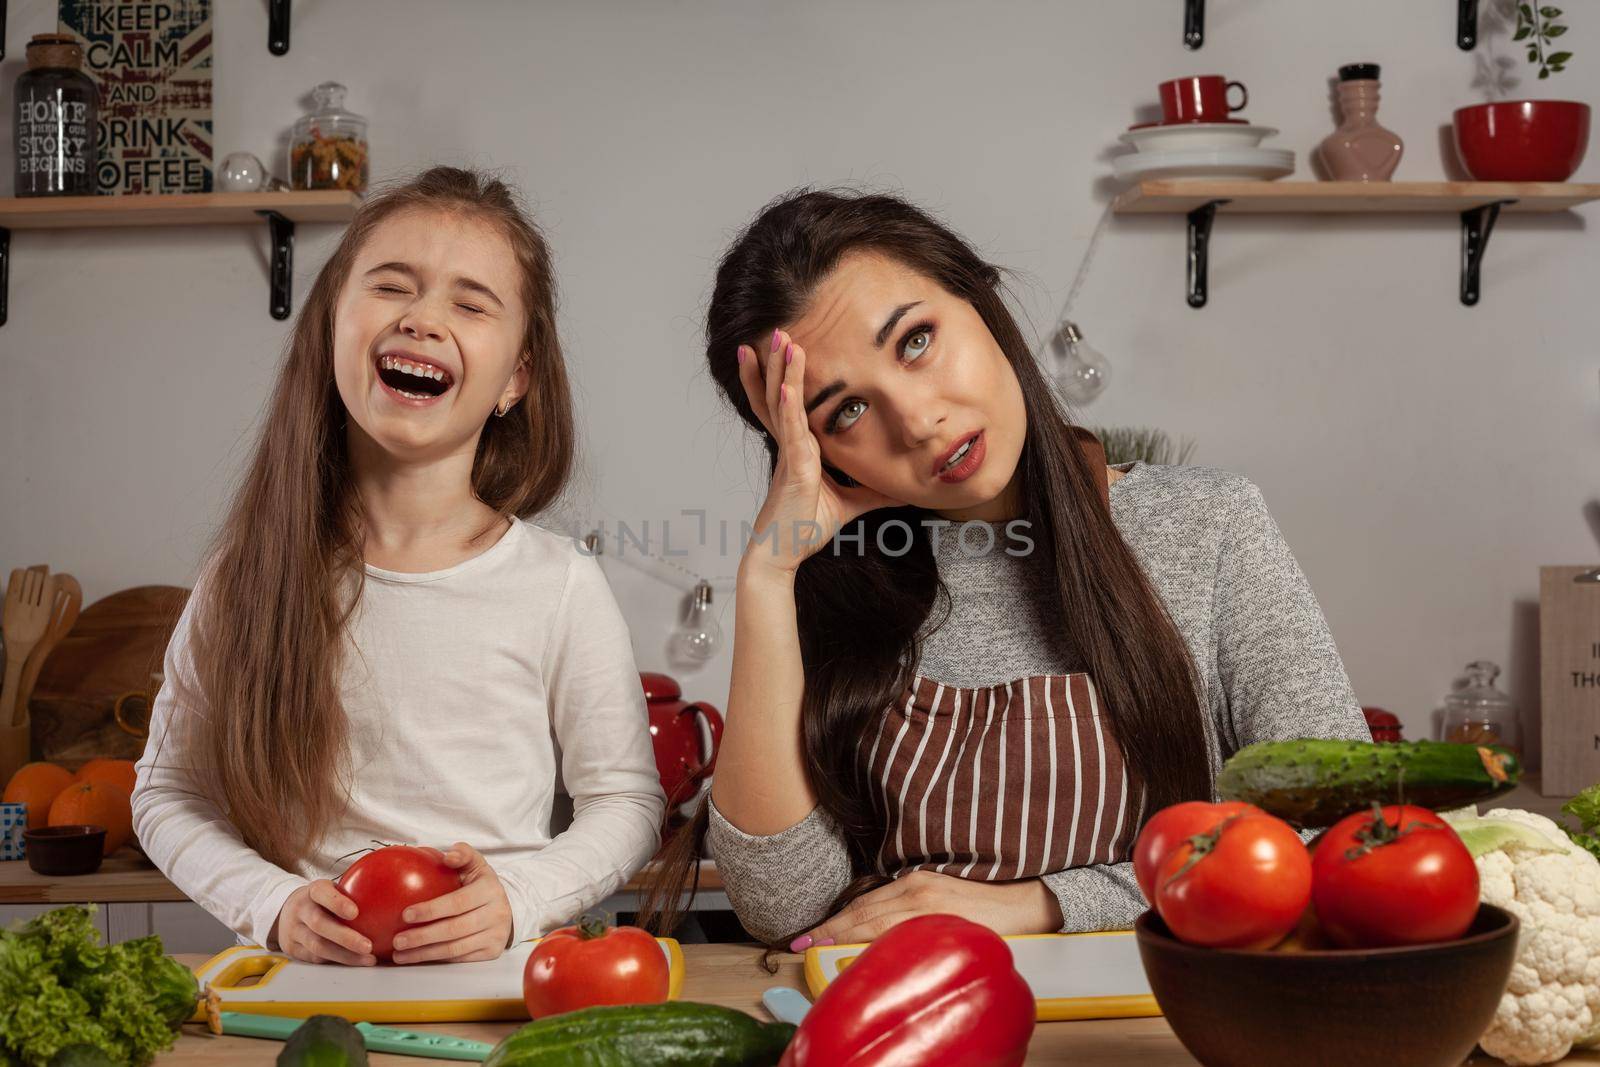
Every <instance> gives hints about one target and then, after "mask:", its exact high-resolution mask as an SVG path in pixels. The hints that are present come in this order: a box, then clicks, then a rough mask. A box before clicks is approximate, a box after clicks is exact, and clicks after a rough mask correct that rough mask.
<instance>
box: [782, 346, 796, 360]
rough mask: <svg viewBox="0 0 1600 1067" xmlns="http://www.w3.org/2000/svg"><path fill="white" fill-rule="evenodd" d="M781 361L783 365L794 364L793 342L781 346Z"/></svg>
mask: <svg viewBox="0 0 1600 1067" xmlns="http://www.w3.org/2000/svg"><path fill="white" fill-rule="evenodd" d="M783 361H784V363H793V362H794V342H793V341H790V342H789V343H788V344H786V345H784V346H783Z"/></svg>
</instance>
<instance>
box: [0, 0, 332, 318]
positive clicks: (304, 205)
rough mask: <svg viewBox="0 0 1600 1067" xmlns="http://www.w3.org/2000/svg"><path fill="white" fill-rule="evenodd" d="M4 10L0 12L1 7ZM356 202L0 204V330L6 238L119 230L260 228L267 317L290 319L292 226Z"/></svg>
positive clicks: (326, 218) (296, 196)
mask: <svg viewBox="0 0 1600 1067" xmlns="http://www.w3.org/2000/svg"><path fill="white" fill-rule="evenodd" d="M0 6H3V4H0ZM360 206H361V198H360V197H359V196H357V195H356V194H354V193H347V192H343V191H340V190H315V191H308V192H286V193H169V194H163V195H160V196H49V197H46V196H38V197H32V196H30V197H8V198H4V199H0V326H4V325H5V323H6V317H7V311H8V308H7V302H8V299H9V295H8V289H9V284H8V282H9V272H10V264H11V231H12V230H67V229H104V228H117V227H124V226H241V225H252V226H253V225H259V224H260V223H261V222H263V221H264V222H266V224H267V227H268V231H269V233H270V235H271V241H272V273H271V276H270V278H269V279H268V283H269V293H268V304H267V307H268V310H269V312H270V313H271V315H272V317H273V318H275V319H286V318H288V317H289V303H290V301H289V284H290V280H291V278H292V276H293V273H294V271H293V266H294V263H293V257H294V228H295V225H296V224H297V223H301V222H305V223H335V224H342V223H346V222H349V221H350V220H351V219H352V218H354V217H355V213H356V209H357V208H359V207H360Z"/></svg>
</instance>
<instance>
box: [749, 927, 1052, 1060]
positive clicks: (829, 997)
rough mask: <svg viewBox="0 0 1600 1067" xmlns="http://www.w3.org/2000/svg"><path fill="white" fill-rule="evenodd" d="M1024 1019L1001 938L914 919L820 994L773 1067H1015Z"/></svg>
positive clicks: (1023, 1042)
mask: <svg viewBox="0 0 1600 1067" xmlns="http://www.w3.org/2000/svg"><path fill="white" fill-rule="evenodd" d="M1033 1021H1034V1002H1033V992H1032V991H1031V990H1030V989H1029V988H1028V983H1027V982H1026V981H1024V980H1023V978H1022V976H1021V975H1020V974H1018V973H1017V969H1016V967H1015V966H1014V965H1013V963H1012V959H1011V949H1010V947H1009V946H1008V945H1007V944H1006V943H1005V941H1003V940H1001V938H1000V935H998V934H996V933H995V932H994V931H992V930H990V929H989V928H988V927H986V926H979V925H978V924H977V923H973V922H968V921H967V920H966V919H962V918H959V917H957V916H955V915H920V916H918V917H917V918H915V919H907V920H906V921H905V922H903V923H900V924H899V925H898V926H895V927H893V928H892V929H890V931H889V932H888V933H886V934H884V935H883V936H882V937H880V938H878V939H877V940H876V941H874V942H873V943H872V944H871V945H868V946H867V948H866V949H865V951H863V952H862V953H861V955H860V957H859V958H857V959H856V961H855V962H854V963H852V964H850V965H849V966H848V967H846V968H845V969H844V970H843V971H841V972H840V974H839V977H838V978H835V979H834V980H833V982H832V983H831V984H830V985H829V986H828V988H827V989H824V990H823V991H822V995H821V996H820V997H818V998H817V1002H816V1003H815V1004H814V1005H812V1007H811V1010H810V1011H809V1012H808V1013H807V1014H806V1017H805V1021H804V1022H802V1023H801V1024H800V1029H799V1030H798V1031H797V1032H796V1033H795V1035H794V1040H792V1041H791V1042H790V1043H789V1047H788V1049H787V1050H786V1051H785V1052H784V1054H783V1059H782V1061H781V1063H780V1065H779V1067H914V1065H919V1064H952V1065H953V1064H960V1065H962V1067H1014V1065H1016V1064H1020V1063H1022V1061H1023V1059H1024V1057H1026V1056H1027V1054H1028V1039H1029V1038H1030V1037H1032V1036H1033Z"/></svg>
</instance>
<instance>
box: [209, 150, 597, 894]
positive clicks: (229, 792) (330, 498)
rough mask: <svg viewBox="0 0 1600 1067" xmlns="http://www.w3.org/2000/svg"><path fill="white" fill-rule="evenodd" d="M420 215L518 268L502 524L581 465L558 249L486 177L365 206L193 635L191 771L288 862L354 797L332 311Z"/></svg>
mask: <svg viewBox="0 0 1600 1067" xmlns="http://www.w3.org/2000/svg"><path fill="white" fill-rule="evenodd" d="M409 211H429V212H448V213H453V214H462V215H469V216H473V217H475V218H478V219H482V220H484V221H487V222H489V223H490V224H492V225H493V226H495V227H496V228H497V229H498V230H499V231H500V232H501V233H502V234H503V235H504V236H505V238H506V240H507V241H509V242H510V244H511V248H512V250H513V252H514V253H515V255H516V259H517V263H518V265H519V266H520V267H521V273H522V278H521V289H520V291H521V295H522V303H523V307H524V309H525V311H526V314H527V325H526V329H525V332H524V338H523V348H524V351H523V355H522V359H523V361H524V363H525V364H526V366H527V367H528V369H529V372H530V375H529V380H530V383H531V384H530V386H529V390H528V394H527V396H526V397H524V398H523V400H522V401H520V402H519V403H517V404H516V405H515V406H513V407H512V408H511V409H510V410H509V411H508V412H507V413H506V415H505V416H504V417H503V418H495V417H493V416H491V417H490V418H489V420H488V422H487V424H486V425H485V426H484V428H483V433H482V436H481V437H480V438H479V440H478V447H477V455H476V458H475V459H474V460H473V465H472V489H473V492H474V494H475V495H476V496H477V497H478V498H479V499H480V500H482V501H483V502H484V503H485V504H487V505H488V506H489V507H491V508H493V509H494V510H495V511H497V512H499V513H500V515H502V516H504V517H506V518H520V517H526V516H529V515H533V514H534V513H536V512H539V511H541V510H543V509H544V508H546V507H548V506H549V505H550V504H551V503H552V502H553V501H555V500H556V499H557V498H558V497H559V496H560V495H561V492H562V490H563V489H564V487H565V486H566V483H567V478H568V476H569V474H570V472H571V468H572V457H573V415H572V397H571V390H570V388H569V386H568V382H567V373H566V367H565V364H564V363H563V361H562V356H561V345H560V342H559V340H558V339H557V336H556V319H555V278H554V274H553V271H552V268H551V262H550V252H549V249H548V247H547V246H546V244H545V241H544V238H543V236H541V234H540V233H539V230H538V229H537V227H535V225H534V224H533V223H532V222H531V221H530V220H529V218H528V216H527V215H526V214H525V213H524V212H523V210H522V209H521V207H520V206H519V205H518V203H517V199H516V196H515V194H514V193H513V192H512V191H511V189H510V188H508V187H507V186H506V185H505V184H504V183H502V182H500V181H498V180H495V179H492V178H489V177H487V176H484V175H481V174H477V173H474V172H472V171H466V170H459V169H456V168H453V167H434V168H433V169H431V170H428V171H426V172H425V173H423V174H421V175H420V176H418V177H416V178H414V179H412V180H410V181H408V182H405V183H404V184H401V185H398V186H395V187H393V188H391V189H389V190H388V191H386V192H384V193H383V194H382V195H380V196H377V197H376V198H374V199H372V200H369V201H368V202H367V203H366V204H365V205H364V206H363V207H362V208H361V210H360V211H359V212H357V214H356V217H355V219H354V221H352V222H351V224H350V227H349V229H347V230H346V231H345V234H344V239H343V240H341V241H340V242H339V247H338V248H337V249H336V250H335V251H334V253H333V256H332V257H331V258H330V259H329V260H328V262H327V263H326V264H325V265H324V266H323V268H322V270H321V272H320V273H319V274H318V275H317V280H316V282H315V283H314V284H313V285H312V287H311V292H310V294H309V295H308V296H307V297H306V303H305V307H304V309H303V310H302V311H301V312H300V317H299V318H298V319H297V320H296V322H295V326H294V333H293V335H292V337H291V339H290V341H289V347H288V354H287V357H286V358H285V360H284V364H283V367H282V369H281V372H280V373H279V374H278V375H277V387H276V389H275V390H274V391H273V394H272V399H271V401H270V402H269V404H268V406H267V413H266V421H265V425H264V426H263V428H262V431H261V437H260V440H259V442H258V444H257V445H256V450H255V455H254V457H253V458H252V460H251V462H250V466H249V470H248V472H247V473H246V474H245V477H244V482H243V484H242V485H241V486H240V487H239V489H238V492H237V494H236V495H235V497H234V499H233V502H232V505H231V507H230V510H229V513H228V517H227V519H226V521H225V522H224V523H223V525H222V529H221V531H220V532H219V533H218V535H217V538H216V541H215V543H214V545H213V547H212V550H211V553H210V557H209V561H208V564H207V566H206V568H205V578H204V581H203V583H202V588H201V592H200V596H201V602H200V603H199V604H198V605H197V609H198V610H197V614H196V616H195V620H194V626H193V633H194V638H193V641H192V645H193V648H194V656H195V676H196V680H197V682H198V683H199V686H200V689H201V692H202V693H203V694H204V695H205V699H206V702H207V703H208V704H209V706H210V709H211V710H210V714H209V715H208V716H207V717H204V718H200V717H196V718H195V721H194V723H193V724H192V725H193V728H194V729H195V730H196V731H197V736H196V737H195V738H194V739H193V741H192V742H191V743H190V745H189V751H191V752H192V753H194V758H193V760H192V763H193V768H192V769H193V772H194V773H195V775H196V776H197V777H198V779H199V782H200V785H201V788H202V789H203V790H204V791H205V792H206V794H207V795H208V796H210V797H211V798H212V800H213V801H215V802H216V803H218V804H219V805H220V806H221V807H222V809H223V810H224V812H225V813H226V814H227V816H228V819H229V820H230V821H231V822H232V823H233V825H234V826H235V827H236V828H237V829H238V830H239V832H240V834H241V835H242V836H243V838H244V840H245V842H246V843H247V844H248V845H249V846H250V847H251V848H253V849H255V850H256V851H257V852H259V853H260V854H261V855H262V856H264V857H265V858H266V859H268V860H270V861H272V862H273V863H276V864H278V865H279V866H283V867H289V866H291V865H293V864H294V863H295V862H296V861H298V860H300V859H302V858H304V857H305V856H306V855H307V854H308V853H309V852H310V851H311V850H312V849H313V848H314V847H315V845H316V844H317V843H318V841H320V840H321V839H322V837H323V836H324V834H325V833H326V832H327V830H328V829H329V827H330V825H331V824H332V823H333V821H334V820H335V819H337V818H338V817H339V815H340V814H341V813H342V812H343V810H344V804H345V800H346V797H347V795H348V794H347V791H346V783H347V781H348V779H347V777H346V772H347V767H346V766H345V758H346V755H347V750H346V741H347V738H346V731H347V723H346V719H345V713H344V708H343V706H342V705H341V703H340V700H339V674H340V668H341V650H342V647H343V644H344V635H345V624H346V622H347V620H348V619H349V617H350V613H351V611H352V610H353V609H354V607H355V604H356V602H357V599H358V597H359V595H360V590H361V581H362V575H363V573H364V572H363V570H362V545H363V540H364V536H365V531H364V525H365V524H364V519H363V513H362V509H361V506H360V501H359V500H357V499H356V495H355V492H354V489H353V487H352V485H351V481H350V468H349V454H348V450H347V447H346V429H345V420H346V413H345V406H344V402H343V401H342V400H341V399H340V398H339V391H338V388H337V386H336V385H335V384H334V374H333V325H334V309H335V307H336V306H337V303H338V299H339V293H340V290H341V289H342V288H343V287H344V284H345V281H346V279H347V278H348V277H349V276H350V272H351V268H352V267H353V265H354V263H355V260H356V256H357V255H358V254H359V252H360V250H361V248H362V247H363V245H364V244H365V243H366V241H367V239H368V237H370V236H371V234H372V233H373V232H374V231H375V230H376V229H377V228H378V227H379V226H381V225H383V224H384V222H386V221H388V220H389V219H391V218H393V217H394V216H396V215H397V214H399V213H401V212H409Z"/></svg>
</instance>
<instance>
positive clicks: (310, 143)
mask: <svg viewBox="0 0 1600 1067" xmlns="http://www.w3.org/2000/svg"><path fill="white" fill-rule="evenodd" d="M344 94H345V87H344V86H342V85H340V84H339V83H338V82H323V83H322V84H321V85H319V86H317V87H316V88H315V89H313V90H311V95H312V98H313V99H315V100H316V102H317V108H316V110H315V111H312V112H311V113H310V114H308V115H302V116H301V117H300V119H299V121H297V122H296V123H295V124H294V141H293V144H292V145H291V147H290V148H289V182H290V184H291V185H293V186H294V188H296V189H345V190H348V191H349V192H352V193H364V192H366V191H367V173H368V164H367V120H366V119H364V118H362V117H361V116H360V115H357V114H354V113H352V112H349V111H346V110H345V109H344Z"/></svg>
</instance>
